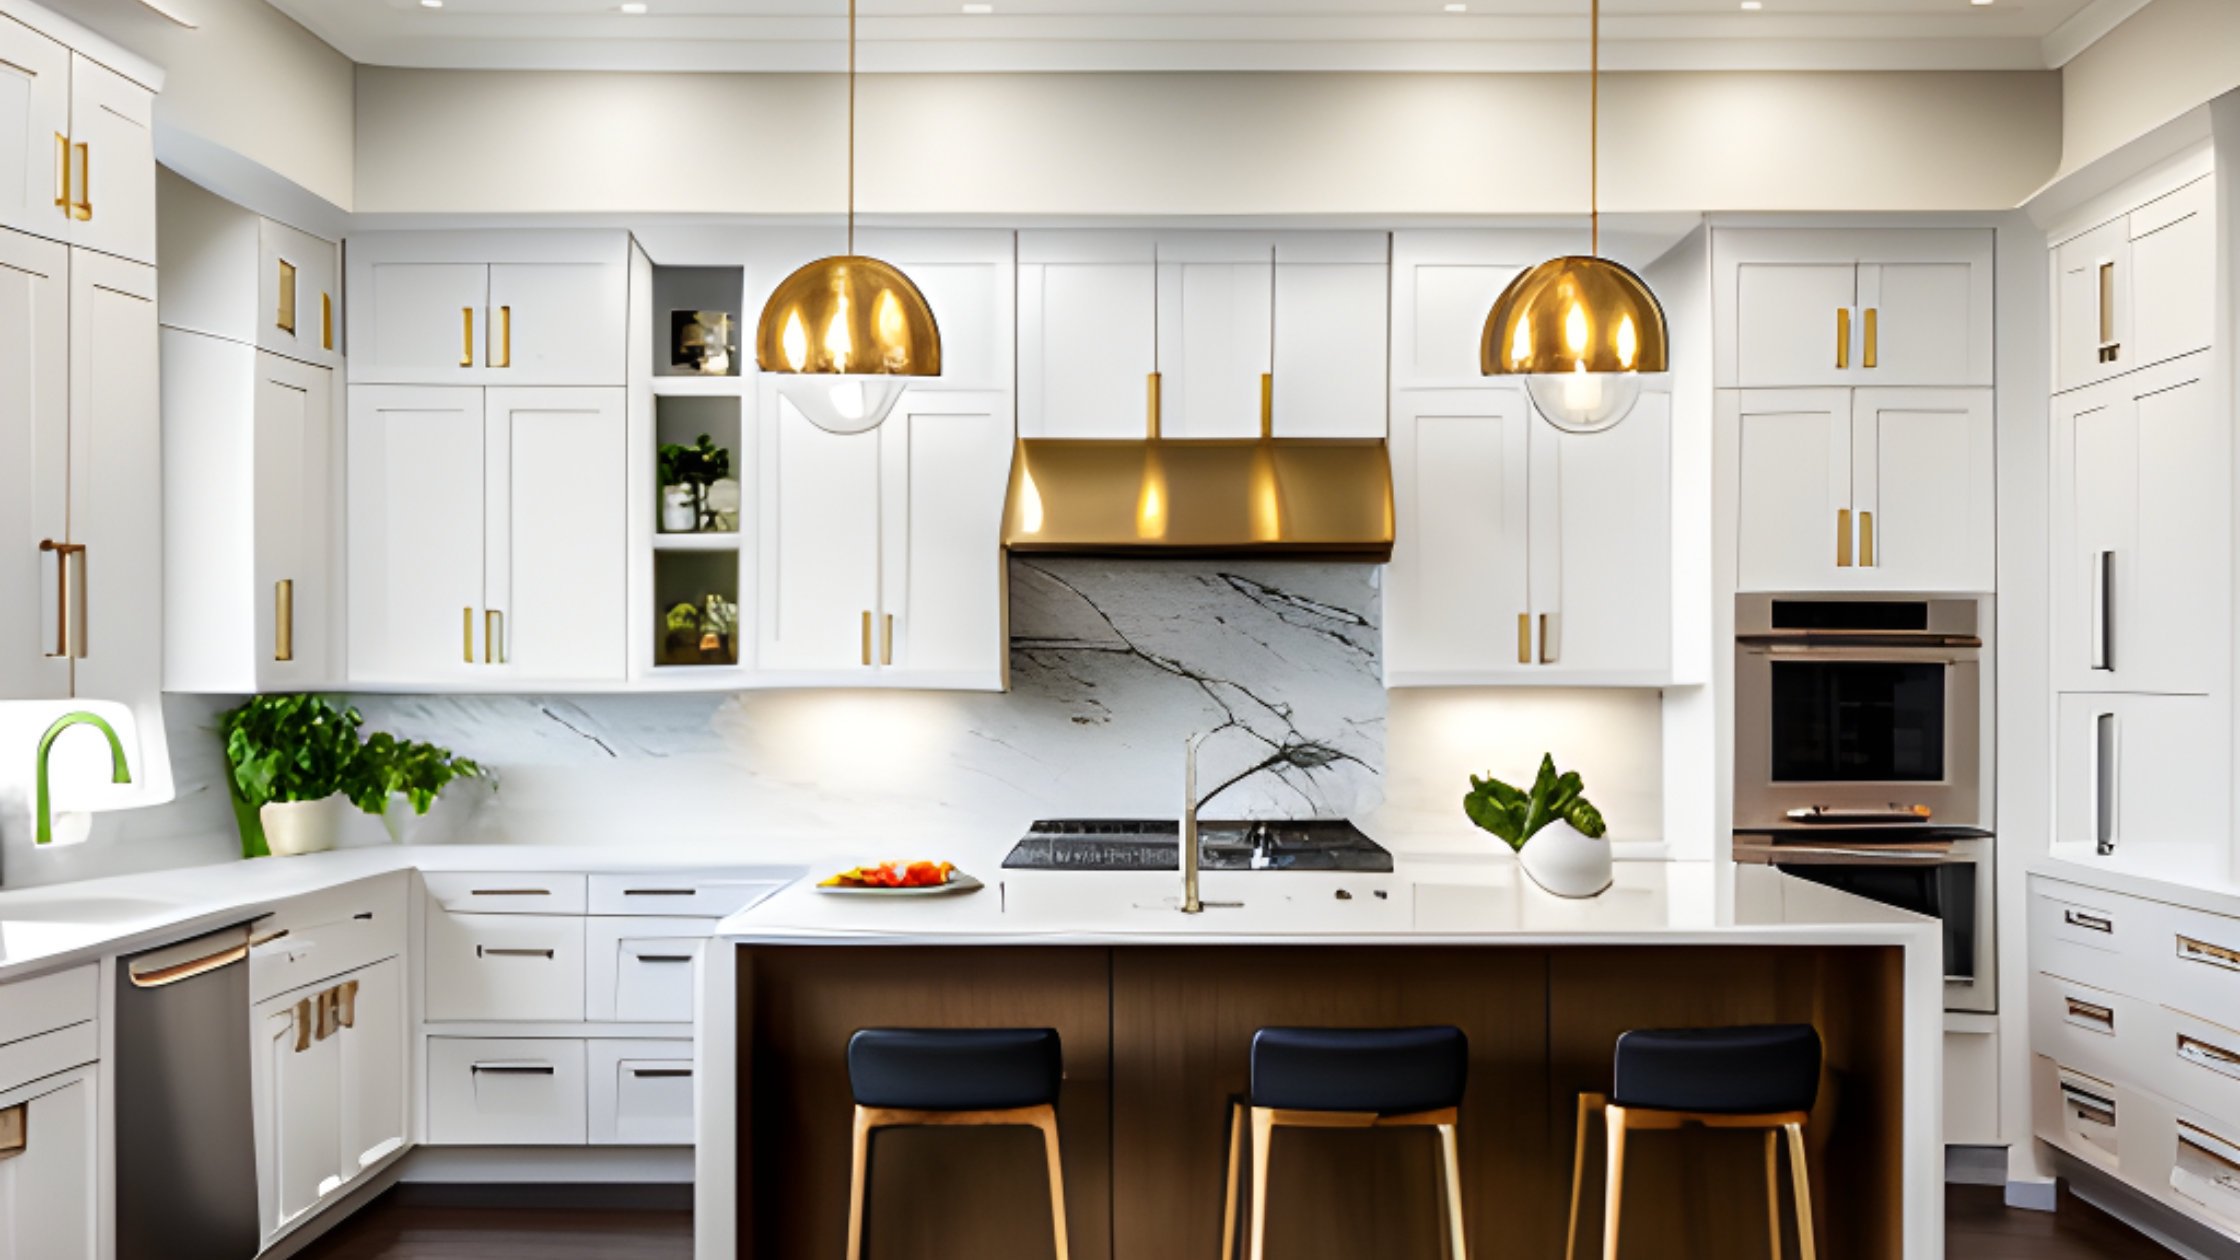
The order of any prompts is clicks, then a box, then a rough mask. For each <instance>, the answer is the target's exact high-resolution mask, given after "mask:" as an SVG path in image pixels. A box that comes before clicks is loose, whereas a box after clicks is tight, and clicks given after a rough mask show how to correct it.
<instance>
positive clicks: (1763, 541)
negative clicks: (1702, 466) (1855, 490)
mask: <svg viewBox="0 0 2240 1260" xmlns="http://www.w3.org/2000/svg"><path fill="white" fill-rule="evenodd" d="M1738 405H1739V415H1738V421H1737V422H1738V426H1739V433H1738V439H1737V440H1738V443H1739V446H1740V448H1741V455H1742V470H1741V477H1740V483H1739V487H1738V499H1739V503H1738V506H1737V509H1736V526H1737V530H1738V533H1739V539H1738V541H1739V551H1738V554H1737V589H1739V590H1743V591H1818V590H1831V589H1838V588H1840V587H1842V586H1845V585H1849V584H1850V581H1851V579H1852V577H1853V572H1854V571H1853V567H1852V566H1853V563H1854V560H1855V558H1856V557H1855V553H1854V552H1853V550H1852V543H1853V540H1854V535H1855V530H1856V527H1855V525H1854V524H1853V522H1852V519H1851V517H1852V512H1851V462H1852V449H1851V392H1850V391H1849V390H1842V389H1813V390H1749V391H1745V392H1743V393H1742V394H1741V395H1740V398H1739V404H1738Z"/></svg>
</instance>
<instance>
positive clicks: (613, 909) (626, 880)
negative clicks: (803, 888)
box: [591, 871, 792, 919]
mask: <svg viewBox="0 0 2240 1260" xmlns="http://www.w3.org/2000/svg"><path fill="white" fill-rule="evenodd" d="M791 882H792V880H791V879H790V878H787V877H784V876H773V875H744V874H737V875H726V874H724V873H722V872H720V871H714V872H710V871H698V872H694V871H675V872H669V871H655V872H651V873H648V874H644V875H593V876H592V877H591V913H593V914H627V915H634V916H641V917H642V916H648V915H677V916H680V917H685V918H714V919H720V918H722V917H724V916H725V915H727V914H736V913H738V912H739V911H741V910H744V909H746V908H747V907H748V906H751V905H753V904H755V903H756V902H758V901H760V900H762V899H763V898H764V897H767V896H769V895H770V894H772V893H774V892H776V891H778V890H779V889H781V888H783V887H785V886H786V885H787V884H789V883H791Z"/></svg>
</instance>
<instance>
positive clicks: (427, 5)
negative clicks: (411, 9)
mask: <svg viewBox="0 0 2240 1260" xmlns="http://www.w3.org/2000/svg"><path fill="white" fill-rule="evenodd" d="M420 7H421V8H423V9H440V8H442V7H443V0H420Z"/></svg>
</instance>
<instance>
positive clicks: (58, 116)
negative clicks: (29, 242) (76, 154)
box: [0, 18, 70, 241]
mask: <svg viewBox="0 0 2240 1260" xmlns="http://www.w3.org/2000/svg"><path fill="white" fill-rule="evenodd" d="M69 134H70V50H69V49H68V48H65V47H63V46H62V45H61V44H58V43H56V42H55V41H53V40H51V39H48V38H47V37H46V36H44V35H41V34H40V33H38V32H37V31H34V30H32V29H31V28H30V27H28V26H25V25H23V24H22V23H20V22H17V21H14V20H12V19H9V18H0V227H6V228H15V229H17V230H19V231H24V232H33V233H36V234H38V235H40V236H43V237H46V238H47V239H49V240H58V241H59V240H63V239H66V238H67V236H68V232H69V227H70V215H69V208H68V207H67V206H66V205H63V204H61V203H62V163H63V160H64V150H63V148H62V146H63V145H64V144H65V143H66V142H67V137H68V136H69Z"/></svg>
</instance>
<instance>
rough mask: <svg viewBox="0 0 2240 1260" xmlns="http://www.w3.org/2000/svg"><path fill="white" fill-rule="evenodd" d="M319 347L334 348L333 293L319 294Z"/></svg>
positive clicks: (323, 348) (322, 348)
mask: <svg viewBox="0 0 2240 1260" xmlns="http://www.w3.org/2000/svg"><path fill="white" fill-rule="evenodd" d="M319 348H320V349H321V350H332V349H334V295H333V294H331V293H322V294H320V295H319Z"/></svg>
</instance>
